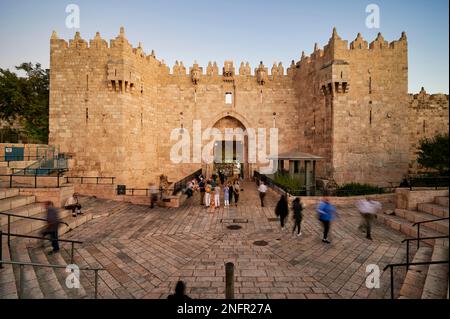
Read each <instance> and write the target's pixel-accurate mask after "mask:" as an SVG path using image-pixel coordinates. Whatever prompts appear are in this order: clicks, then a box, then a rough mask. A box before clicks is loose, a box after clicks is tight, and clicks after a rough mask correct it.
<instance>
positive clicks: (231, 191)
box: [228, 181, 234, 204]
mask: <svg viewBox="0 0 450 319" xmlns="http://www.w3.org/2000/svg"><path fill="white" fill-rule="evenodd" d="M228 189H229V190H230V191H229V193H230V204H231V203H233V195H234V188H233V184H232V183H231V182H230V181H229V182H228Z"/></svg>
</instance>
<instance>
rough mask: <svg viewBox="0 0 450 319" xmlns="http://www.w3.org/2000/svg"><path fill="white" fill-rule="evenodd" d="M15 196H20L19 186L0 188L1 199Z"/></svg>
mask: <svg viewBox="0 0 450 319" xmlns="http://www.w3.org/2000/svg"><path fill="white" fill-rule="evenodd" d="M14 196H19V190H18V189H17V188H2V189H0V200H1V199H5V198H9V197H14Z"/></svg>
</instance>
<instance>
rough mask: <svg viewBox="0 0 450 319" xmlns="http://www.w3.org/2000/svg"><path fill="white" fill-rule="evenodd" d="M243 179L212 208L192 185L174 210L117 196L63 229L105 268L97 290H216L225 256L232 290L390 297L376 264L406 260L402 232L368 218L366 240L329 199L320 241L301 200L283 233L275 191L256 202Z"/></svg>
mask: <svg viewBox="0 0 450 319" xmlns="http://www.w3.org/2000/svg"><path fill="white" fill-rule="evenodd" d="M243 188H244V191H243V192H242V193H241V197H240V202H239V205H238V207H231V208H228V209H224V208H223V207H220V208H219V209H217V211H216V212H215V213H209V212H207V211H206V209H205V208H204V207H202V206H199V205H198V202H199V199H198V197H197V196H198V194H196V195H195V196H194V197H193V198H191V199H189V200H187V201H186V202H185V203H184V204H183V205H182V207H180V208H173V209H164V208H155V209H150V208H148V207H146V206H139V205H131V204H127V205H128V206H127V208H124V206H123V205H124V204H123V203H121V204H120V205H121V209H120V210H118V211H117V212H116V213H114V214H111V215H110V216H107V217H101V218H97V219H95V220H93V221H91V222H89V223H87V224H85V225H82V226H80V227H78V228H77V229H75V230H74V231H72V232H70V233H68V234H67V235H65V237H66V238H73V239H78V240H82V241H84V244H83V245H82V246H81V247H79V248H78V249H77V254H76V258H75V262H76V263H78V264H79V265H82V266H86V265H90V266H102V267H104V268H106V270H107V271H106V272H105V271H103V272H100V278H101V280H100V281H99V294H100V296H101V297H103V298H166V297H167V295H168V294H169V293H171V292H173V289H174V286H175V284H176V282H177V281H178V280H183V281H185V283H186V286H187V293H188V294H189V295H190V296H191V297H193V298H224V293H225V282H224V277H225V266H224V264H225V263H226V262H233V263H234V264H235V285H234V286H235V297H236V298H296V299H304V298H308V299H310V298H316V299H317V298H336V299H337V298H388V297H389V293H390V290H389V273H388V272H383V268H384V266H385V265H386V264H388V263H395V262H403V261H404V260H405V247H404V245H402V244H401V243H400V242H401V240H402V239H403V238H404V236H403V235H402V234H401V233H399V232H396V231H394V230H392V229H390V228H388V227H386V226H384V225H382V224H377V223H376V224H375V226H374V230H373V234H372V237H373V238H374V240H373V241H370V240H367V239H366V238H365V234H363V233H361V232H360V231H358V229H357V227H358V224H359V221H360V217H359V214H358V212H357V211H356V209H355V208H354V207H338V212H339V214H340V218H339V219H337V220H336V222H335V223H334V224H333V225H332V229H331V236H330V237H331V240H332V243H331V244H325V243H323V242H322V241H321V238H322V237H321V234H322V227H321V225H320V224H319V222H318V220H317V218H316V213H315V212H314V207H307V208H306V210H305V211H304V219H303V223H302V232H303V234H302V236H300V237H297V236H295V235H293V234H292V232H291V229H292V227H293V222H292V212H290V215H289V217H288V225H287V230H286V231H284V232H283V231H281V229H280V226H279V222H278V221H277V220H276V219H275V217H276V216H275V214H274V207H275V205H276V201H277V199H278V196H276V195H275V194H274V193H269V194H268V195H267V196H266V206H265V207H264V208H262V207H260V204H259V197H258V193H257V191H256V185H255V184H254V183H251V182H245V183H244V185H243ZM97 201H100V200H97ZM118 205H119V204H118ZM98 207H99V209H100V208H101V205H99V206H98ZM109 209H112V208H110V207H109ZM230 225H239V226H241V228H240V229H238V230H230V229H228V228H227V226H230ZM255 241H265V242H266V243H267V245H265V246H258V245H255V244H254V242H255ZM368 264H377V265H378V266H379V267H380V271H381V272H382V274H381V285H380V288H379V289H368V288H366V284H365V282H366V276H367V273H366V266H367V265H368ZM404 275H405V273H404V270H403V269H398V270H397V271H396V274H395V279H396V287H397V289H399V288H400V286H401V282H402V280H403V278H404ZM81 282H82V284H83V286H85V289H86V290H87V291H88V290H92V287H93V275H92V274H91V273H90V272H87V273H86V274H84V273H83V274H82V276H81Z"/></svg>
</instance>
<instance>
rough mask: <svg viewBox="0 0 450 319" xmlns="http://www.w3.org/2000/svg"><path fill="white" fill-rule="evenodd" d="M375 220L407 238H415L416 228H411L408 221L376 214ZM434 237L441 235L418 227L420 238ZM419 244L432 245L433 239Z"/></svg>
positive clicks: (426, 228) (432, 230)
mask: <svg viewBox="0 0 450 319" xmlns="http://www.w3.org/2000/svg"><path fill="white" fill-rule="evenodd" d="M377 220H378V221H379V222H381V223H383V224H385V225H388V226H389V227H391V228H392V229H395V230H397V231H400V232H402V233H403V234H405V235H406V236H407V237H409V238H416V237H417V227H416V226H414V227H413V226H412V224H411V222H410V221H408V220H405V219H403V218H401V217H398V216H393V215H385V214H378V215H377ZM434 236H443V234H442V233H439V232H437V231H435V230H434V229H430V228H428V227H426V226H421V227H420V237H434ZM421 243H426V244H428V245H434V239H427V240H422V241H421Z"/></svg>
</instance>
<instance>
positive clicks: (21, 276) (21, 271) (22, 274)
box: [19, 265, 25, 299]
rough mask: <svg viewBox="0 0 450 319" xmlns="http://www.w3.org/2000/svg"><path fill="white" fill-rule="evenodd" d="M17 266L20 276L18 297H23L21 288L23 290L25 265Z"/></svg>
mask: <svg viewBox="0 0 450 319" xmlns="http://www.w3.org/2000/svg"><path fill="white" fill-rule="evenodd" d="M19 267H20V276H19V299H22V298H23V290H24V287H23V284H24V278H23V277H24V274H25V271H24V268H25V265H19Z"/></svg>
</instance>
